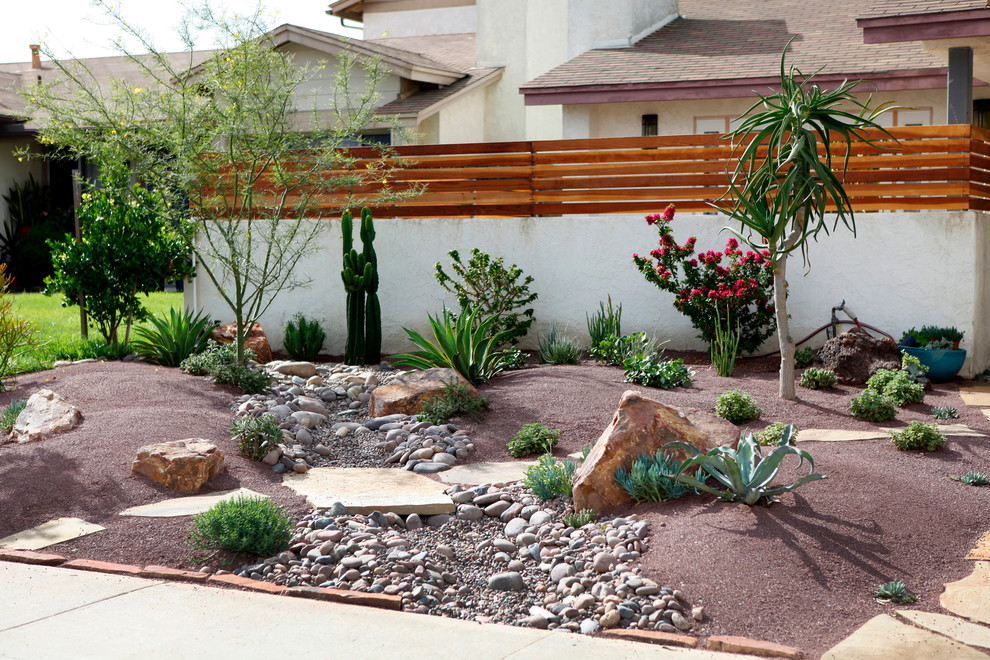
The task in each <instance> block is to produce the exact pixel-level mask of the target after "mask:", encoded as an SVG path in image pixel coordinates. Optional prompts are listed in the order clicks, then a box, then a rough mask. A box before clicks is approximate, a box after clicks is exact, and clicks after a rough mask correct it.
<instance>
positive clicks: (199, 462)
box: [131, 438, 225, 491]
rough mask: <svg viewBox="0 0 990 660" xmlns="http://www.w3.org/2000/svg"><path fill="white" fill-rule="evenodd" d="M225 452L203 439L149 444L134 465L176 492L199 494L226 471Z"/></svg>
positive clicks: (139, 471) (141, 450)
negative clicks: (207, 484) (195, 492)
mask: <svg viewBox="0 0 990 660" xmlns="http://www.w3.org/2000/svg"><path fill="white" fill-rule="evenodd" d="M224 467H225V466H224V463H223V452H222V451H220V450H219V449H217V446H216V445H214V444H213V443H212V442H209V441H207V440H203V439H202V438H188V439H186V440H173V441H171V442H159V443H157V444H153V445H146V446H144V447H141V448H140V449H139V450H138V453H137V458H136V459H134V463H133V464H132V465H131V469H132V470H133V471H134V472H137V473H139V474H143V475H144V476H146V477H148V478H149V479H151V480H152V481H157V482H158V483H160V484H162V485H163V486H165V487H166V488H171V489H172V490H188V491H197V490H199V489H200V487H201V486H202V485H203V484H204V483H206V482H207V481H209V480H210V479H212V478H213V477H215V476H217V475H218V474H220V473H221V472H223V471H224Z"/></svg>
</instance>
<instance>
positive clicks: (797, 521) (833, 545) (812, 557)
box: [700, 493, 911, 588]
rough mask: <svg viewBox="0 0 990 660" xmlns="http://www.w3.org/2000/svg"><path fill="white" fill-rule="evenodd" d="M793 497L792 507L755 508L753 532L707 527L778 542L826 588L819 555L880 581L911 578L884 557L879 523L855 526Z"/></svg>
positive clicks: (827, 585)
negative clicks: (814, 550) (891, 577)
mask: <svg viewBox="0 0 990 660" xmlns="http://www.w3.org/2000/svg"><path fill="white" fill-rule="evenodd" d="M791 495H792V496H794V504H793V505H791V506H783V505H781V504H774V505H773V506H769V507H763V506H754V507H752V509H751V511H752V514H753V516H754V517H755V519H756V520H755V524H754V525H753V526H752V527H751V528H750V529H733V528H731V527H726V526H721V525H717V524H712V523H706V524H708V526H709V527H712V528H714V529H719V530H721V531H723V532H726V533H729V534H734V535H736V536H747V537H751V538H753V539H767V538H774V539H779V540H780V541H781V542H782V543H783V544H784V545H785V546H786V547H787V548H789V549H790V550H791V551H792V552H793V553H794V554H795V555H796V556H797V558H798V559H799V560H800V561H801V563H802V564H804V565H805V566H806V567H807V568H808V569H809V574H810V575H811V576H812V578H813V579H814V581H815V582H817V583H818V584H819V585H820V586H822V587H825V588H829V586H830V585H829V583H828V579H827V577H826V574H825V571H824V570H823V568H822V566H821V564H820V562H819V556H835V557H837V558H839V559H838V560H836V563H838V561H840V560H841V561H842V562H843V563H845V564H848V565H850V566H855V567H857V568H859V569H860V570H861V571H863V572H864V573H866V574H868V575H871V576H873V577H874V578H877V579H881V580H883V579H886V578H885V576H887V575H889V574H893V573H897V574H904V575H911V574H910V573H909V572H905V571H904V570H903V569H901V568H900V567H898V566H896V565H895V564H893V563H891V562H890V561H888V560H887V559H885V558H884V556H885V555H890V549H889V548H888V547H887V546H886V545H885V544H884V543H883V542H882V539H883V537H884V530H883V528H882V527H881V526H880V524H878V523H876V522H871V523H869V524H862V523H855V522H851V521H849V520H845V519H843V518H839V517H836V516H831V515H826V514H823V513H820V512H817V511H815V510H814V508H813V507H812V506H811V505H810V504H809V503H808V501H807V500H806V499H804V498H802V497H801V496H800V495H797V494H795V493H792V494H791ZM700 513H703V512H700ZM809 543H811V544H813V545H814V546H815V547H817V549H818V550H819V553H812V552H811V551H809V547H808V544H809ZM816 554H817V556H816Z"/></svg>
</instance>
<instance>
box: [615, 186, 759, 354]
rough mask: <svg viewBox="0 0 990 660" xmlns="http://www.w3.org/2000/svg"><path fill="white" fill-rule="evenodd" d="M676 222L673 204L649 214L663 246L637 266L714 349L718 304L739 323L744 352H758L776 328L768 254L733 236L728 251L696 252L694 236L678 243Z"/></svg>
mask: <svg viewBox="0 0 990 660" xmlns="http://www.w3.org/2000/svg"><path fill="white" fill-rule="evenodd" d="M673 219H674V205H673V204H671V205H670V206H668V207H667V208H666V209H664V211H663V213H657V214H654V215H648V216H646V223H647V224H649V225H655V226H656V228H657V231H658V232H659V234H660V242H659V245H658V246H657V247H656V248H655V249H654V250H653V251H651V252H650V256H649V257H641V256H639V255H638V254H634V255H633V261H634V262H635V263H636V267H637V268H639V271H640V272H641V273H643V275H644V276H645V277H646V279H647V280H649V281H650V282H652V283H653V284H656V285H657V286H658V287H660V289H662V290H664V291H669V292H670V293H672V294H674V296H675V298H674V307H675V308H677V311H679V312H681V313H682V314H684V315H685V316H687V317H688V318H689V319H691V324H692V325H693V326H694V327H695V328H697V329H698V330H699V331H700V334H699V335H698V336H699V337H700V338H701V339H704V340H705V341H706V342H708V344H709V345H711V344H712V343H713V342H714V340H715V328H716V323H717V321H716V313H715V310H716V306H717V308H718V310H719V314H720V315H721V318H722V322H723V323H725V322H726V321H725V319H726V317H727V316H728V318H729V324H730V328H735V326H736V324H737V323H738V325H739V329H740V332H741V336H740V339H739V350H740V351H741V352H743V353H753V352H755V351H756V350H757V349H758V348H759V347H760V345H761V344H762V343H763V342H764V341H766V339H767V338H769V337H770V336H771V335H773V333H774V330H775V329H776V325H777V324H776V321H775V319H774V309H773V270H772V268H771V266H770V261H769V260H768V259H767V255H768V254H769V253H767V252H765V251H764V252H762V253H757V252H753V251H747V252H743V251H742V250H740V249H739V241H737V240H736V239H735V238H730V239H729V241H728V243H726V245H725V250H724V251H723V252H715V251H713V250H709V251H707V252H702V253H699V254H695V252H694V246H695V242H696V239H695V237H694V236H692V237H691V238H689V239H688V240H687V242H686V243H684V244H683V245H678V244H677V242H676V241H674V238H673V236H672V235H671V230H670V222H671V220H673ZM654 260H656V261H655V262H654ZM727 313H728V314H727Z"/></svg>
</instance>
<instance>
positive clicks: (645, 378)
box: [623, 354, 692, 390]
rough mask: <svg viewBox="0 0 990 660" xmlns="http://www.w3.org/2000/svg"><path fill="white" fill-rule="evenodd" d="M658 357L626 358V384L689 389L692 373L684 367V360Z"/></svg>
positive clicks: (655, 355) (636, 356) (666, 388)
mask: <svg viewBox="0 0 990 660" xmlns="http://www.w3.org/2000/svg"><path fill="white" fill-rule="evenodd" d="M659 358H660V355H658V354H653V355H634V356H632V357H628V358H626V360H625V362H624V363H623V366H624V367H625V369H626V382H628V383H637V384H639V385H644V386H646V387H658V388H660V389H664V390H670V389H673V388H675V387H690V386H691V376H692V372H691V370H690V369H688V368H687V367H685V366H684V360H682V359H680V358H678V359H676V360H660V359H659Z"/></svg>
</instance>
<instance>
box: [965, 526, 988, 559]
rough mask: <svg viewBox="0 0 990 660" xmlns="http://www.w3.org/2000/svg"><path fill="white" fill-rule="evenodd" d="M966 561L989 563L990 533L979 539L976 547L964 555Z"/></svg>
mask: <svg viewBox="0 0 990 660" xmlns="http://www.w3.org/2000/svg"><path fill="white" fill-rule="evenodd" d="M966 559H973V560H976V561H990V532H987V533H986V534H984V535H983V536H981V537H980V540H979V541H977V542H976V547H975V548H973V549H972V550H970V551H969V554H968V555H966Z"/></svg>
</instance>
